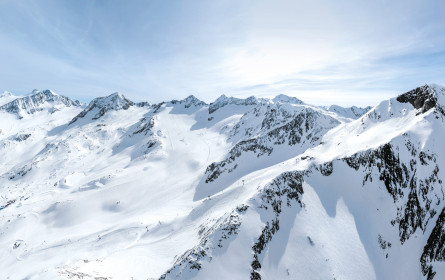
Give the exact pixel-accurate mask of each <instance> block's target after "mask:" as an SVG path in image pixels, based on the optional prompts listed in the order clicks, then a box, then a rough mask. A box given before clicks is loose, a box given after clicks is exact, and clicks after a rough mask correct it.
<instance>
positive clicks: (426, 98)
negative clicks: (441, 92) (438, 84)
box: [396, 85, 437, 113]
mask: <svg viewBox="0 0 445 280" xmlns="http://www.w3.org/2000/svg"><path fill="white" fill-rule="evenodd" d="M396 100H397V101H398V102H400V103H410V104H411V105H413V107H414V108H415V109H420V110H421V111H420V112H421V113H425V112H426V111H428V110H430V109H431V108H434V107H436V104H437V93H436V91H435V90H434V87H432V86H430V85H424V86H421V87H418V88H415V89H413V90H410V91H408V92H406V93H404V94H401V95H399V96H398V97H397V98H396Z"/></svg>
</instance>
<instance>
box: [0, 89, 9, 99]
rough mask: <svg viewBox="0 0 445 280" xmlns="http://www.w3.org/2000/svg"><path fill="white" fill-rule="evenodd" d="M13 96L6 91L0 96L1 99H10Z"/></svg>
mask: <svg viewBox="0 0 445 280" xmlns="http://www.w3.org/2000/svg"><path fill="white" fill-rule="evenodd" d="M10 96H12V93H10V92H9V91H4V92H3V93H2V94H0V98H5V97H10Z"/></svg>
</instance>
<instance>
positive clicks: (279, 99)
mask: <svg viewBox="0 0 445 280" xmlns="http://www.w3.org/2000/svg"><path fill="white" fill-rule="evenodd" d="M272 101H273V102H274V103H291V104H300V105H301V104H304V102H303V101H301V100H300V99H298V98H296V97H292V96H288V95H285V94H279V95H277V96H275V97H274V98H273V99H272Z"/></svg>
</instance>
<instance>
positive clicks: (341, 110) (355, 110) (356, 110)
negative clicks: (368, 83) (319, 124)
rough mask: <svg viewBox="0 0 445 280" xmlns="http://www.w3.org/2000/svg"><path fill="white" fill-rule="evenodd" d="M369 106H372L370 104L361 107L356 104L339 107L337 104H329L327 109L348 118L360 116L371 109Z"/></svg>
mask: <svg viewBox="0 0 445 280" xmlns="http://www.w3.org/2000/svg"><path fill="white" fill-rule="evenodd" d="M371 108H372V107H371V106H367V107H364V108H362V107H356V106H352V107H341V106H338V105H331V106H329V107H328V108H327V111H329V112H334V113H336V114H338V115H340V116H342V117H346V118H350V119H358V118H360V117H361V116H363V115H364V114H366V112H368V111H369V110H371Z"/></svg>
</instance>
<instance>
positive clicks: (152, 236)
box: [0, 85, 445, 279]
mask: <svg viewBox="0 0 445 280" xmlns="http://www.w3.org/2000/svg"><path fill="white" fill-rule="evenodd" d="M47 102H49V101H47ZM39 104H40V103H39ZM444 105H445V88H443V87H440V86H438V85H425V86H422V87H419V88H417V89H415V90H413V91H410V92H408V93H405V94H402V95H400V96H398V97H396V98H392V99H390V100H387V101H383V102H381V103H380V104H378V105H377V106H375V107H373V108H369V110H368V108H364V109H360V108H357V107H351V108H342V110H340V109H339V107H332V106H331V107H330V108H329V109H327V110H324V109H322V108H320V107H315V106H311V105H307V104H305V103H303V102H301V101H300V100H298V99H296V98H291V97H287V96H283V95H281V96H277V97H276V98H274V99H259V98H255V97H250V98H247V99H237V98H229V97H226V96H221V97H220V98H218V99H217V100H216V101H215V102H214V103H211V104H210V105H207V104H205V103H204V102H202V101H200V100H198V99H197V98H196V97H194V96H189V97H187V98H185V99H184V100H181V101H176V100H173V101H170V102H163V103H160V104H149V103H145V102H144V103H137V104H136V103H133V102H132V101H130V100H128V99H127V98H125V97H124V96H123V95H121V94H117V93H116V94H112V95H110V96H108V97H103V98H96V99H94V100H93V101H92V102H91V103H90V104H89V105H88V106H87V107H82V106H80V107H79V106H74V105H71V106H59V107H58V108H59V110H58V111H54V112H53V111H52V110H35V111H34V112H33V118H32V119H30V118H29V119H17V118H16V117H15V115H14V114H10V113H9V112H6V111H0V114H1V116H2V121H1V122H0V151H1V153H2V159H3V160H2V162H1V163H0V166H1V169H0V170H2V172H1V174H0V186H2V187H1V188H2V189H1V190H2V191H1V194H2V195H1V197H0V214H1V215H0V224H1V227H0V248H2V249H3V252H4V253H3V254H2V255H1V256H0V263H1V269H0V278H2V279H3V278H4V279H8V277H9V279H131V278H133V279H147V278H148V279H212V278H213V279H214V278H216V279H442V278H444V277H445V269H444V267H445V265H444V264H445V257H444V256H445V251H444V242H445V208H444V206H445V203H444V201H445V190H444V188H443V186H442V184H443V178H444V176H445V175H444V174H443V170H442V169H441V167H442V166H444V164H445V162H444V160H445V150H444V148H443V145H442V142H441V141H440V140H441V139H442V137H443V135H445V134H444V133H445V126H444V118H445V114H444V112H445V111H444V108H443V106H444ZM45 106H46V105H45ZM48 106H49V105H48ZM45 108H46V107H45ZM48 108H49V107H48Z"/></svg>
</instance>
